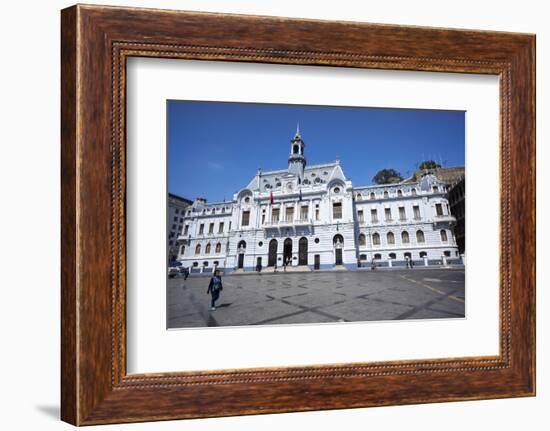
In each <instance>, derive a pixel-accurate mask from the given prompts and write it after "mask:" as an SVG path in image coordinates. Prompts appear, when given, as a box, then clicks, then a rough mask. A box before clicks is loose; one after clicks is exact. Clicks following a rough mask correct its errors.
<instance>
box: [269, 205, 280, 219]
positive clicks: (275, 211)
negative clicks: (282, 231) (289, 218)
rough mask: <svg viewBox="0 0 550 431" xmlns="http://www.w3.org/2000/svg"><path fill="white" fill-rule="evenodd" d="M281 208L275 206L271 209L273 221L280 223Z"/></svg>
mask: <svg viewBox="0 0 550 431" xmlns="http://www.w3.org/2000/svg"><path fill="white" fill-rule="evenodd" d="M279 212H280V210H279V208H273V209H272V210H271V221H272V222H273V223H279Z"/></svg>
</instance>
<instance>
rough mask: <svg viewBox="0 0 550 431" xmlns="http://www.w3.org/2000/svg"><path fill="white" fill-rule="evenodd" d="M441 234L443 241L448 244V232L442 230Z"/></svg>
mask: <svg viewBox="0 0 550 431" xmlns="http://www.w3.org/2000/svg"><path fill="white" fill-rule="evenodd" d="M439 234H440V235H441V241H442V242H447V231H446V230H445V229H442V230H441V232H439Z"/></svg>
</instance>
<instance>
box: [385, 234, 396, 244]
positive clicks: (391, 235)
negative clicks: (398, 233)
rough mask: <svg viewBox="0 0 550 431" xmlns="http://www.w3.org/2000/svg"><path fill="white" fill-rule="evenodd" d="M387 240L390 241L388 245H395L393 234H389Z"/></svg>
mask: <svg viewBox="0 0 550 431" xmlns="http://www.w3.org/2000/svg"><path fill="white" fill-rule="evenodd" d="M386 239H387V240H388V244H395V236H394V235H393V232H388V234H387V235H386Z"/></svg>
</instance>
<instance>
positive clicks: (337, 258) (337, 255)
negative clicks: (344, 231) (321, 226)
mask: <svg viewBox="0 0 550 431" xmlns="http://www.w3.org/2000/svg"><path fill="white" fill-rule="evenodd" d="M332 242H333V244H334V264H335V265H343V264H344V260H343V258H342V250H343V248H344V237H343V236H342V235H340V234H337V235H334V238H333V239H332Z"/></svg>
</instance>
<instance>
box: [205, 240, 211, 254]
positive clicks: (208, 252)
mask: <svg viewBox="0 0 550 431" xmlns="http://www.w3.org/2000/svg"><path fill="white" fill-rule="evenodd" d="M211 247H212V246H211V245H210V243H208V244H206V248H205V249H204V254H210V248H211Z"/></svg>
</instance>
